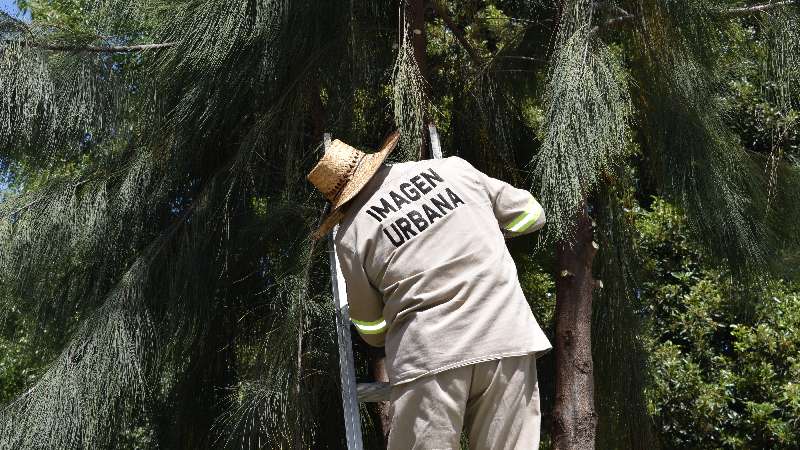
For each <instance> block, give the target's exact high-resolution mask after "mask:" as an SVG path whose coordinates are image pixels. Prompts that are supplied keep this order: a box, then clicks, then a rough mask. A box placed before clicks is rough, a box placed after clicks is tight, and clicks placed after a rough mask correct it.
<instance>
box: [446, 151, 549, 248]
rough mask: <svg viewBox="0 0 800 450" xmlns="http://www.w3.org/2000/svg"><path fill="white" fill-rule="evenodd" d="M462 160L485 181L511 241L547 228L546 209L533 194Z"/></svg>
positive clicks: (487, 190) (503, 229) (493, 205)
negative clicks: (545, 225) (544, 227)
mask: <svg viewBox="0 0 800 450" xmlns="http://www.w3.org/2000/svg"><path fill="white" fill-rule="evenodd" d="M459 159H461V158H459ZM461 160H462V161H463V162H464V164H465V165H466V166H467V169H468V170H470V171H472V172H473V174H474V175H475V176H476V177H478V178H479V179H481V180H482V181H483V185H484V187H485V188H486V192H487V193H488V194H489V199H490V200H491V203H492V208H493V209H494V216H495V217H496V218H497V222H498V224H499V225H500V229H501V230H502V231H503V235H505V237H507V238H511V237H516V236H521V235H523V234H528V233H532V232H534V231H536V230H539V229H541V228H542V227H543V226H544V224H545V215H544V210H543V209H542V205H540V204H539V202H538V201H537V200H536V199H535V198H534V197H533V194H531V193H530V192H528V191H526V190H524V189H517V188H515V187H514V186H512V185H510V184H508V183H506V182H505V181H502V180H498V179H496V178H492V177H490V176H488V175H486V174H485V173H483V172H481V171H479V170H478V169H476V168H475V167H473V166H472V165H471V164H470V163H469V162H467V161H466V160H464V159H461Z"/></svg>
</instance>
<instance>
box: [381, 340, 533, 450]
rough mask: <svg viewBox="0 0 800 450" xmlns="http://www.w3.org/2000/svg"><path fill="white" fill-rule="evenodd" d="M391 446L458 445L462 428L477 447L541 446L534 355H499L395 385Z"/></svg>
mask: <svg viewBox="0 0 800 450" xmlns="http://www.w3.org/2000/svg"><path fill="white" fill-rule="evenodd" d="M391 400H392V411H393V415H392V427H391V431H390V433H389V447H388V448H389V450H411V449H414V450H416V449H420V450H422V449H424V450H434V449H436V450H439V449H445V450H451V449H455V450H458V449H460V448H461V444H460V439H461V431H462V428H463V429H464V430H466V431H467V436H468V437H469V448H470V449H476V450H490V449H491V450H502V449H507V450H511V449H514V450H520V449H526V450H530V449H538V448H539V432H540V425H541V411H540V409H539V383H538V380H537V377H536V357H535V356H534V355H525V356H517V357H511V358H503V359H496V360H493V361H486V362H482V363H477V364H472V365H468V366H464V367H458V368H455V369H450V370H446V371H443V372H439V373H437V374H434V375H428V376H424V377H422V378H419V379H417V380H414V381H411V382H409V383H404V384H400V385H398V386H394V387H393V388H392V395H391Z"/></svg>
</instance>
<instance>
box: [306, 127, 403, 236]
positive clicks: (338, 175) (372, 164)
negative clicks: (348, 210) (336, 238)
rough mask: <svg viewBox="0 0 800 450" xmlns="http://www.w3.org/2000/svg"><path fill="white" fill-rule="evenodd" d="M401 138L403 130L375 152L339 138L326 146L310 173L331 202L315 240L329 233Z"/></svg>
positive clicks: (314, 183)
mask: <svg viewBox="0 0 800 450" xmlns="http://www.w3.org/2000/svg"><path fill="white" fill-rule="evenodd" d="M399 138H400V133H398V132H397V131H395V132H393V133H392V134H390V135H389V137H388V138H386V140H385V141H384V142H383V145H381V148H380V150H378V151H377V152H375V153H364V152H362V151H360V150H358V149H356V148H353V147H351V146H349V145H347V144H345V143H344V142H342V141H340V140H338V139H336V140H334V141H333V142H331V144H330V145H329V146H328V148H326V149H325V154H324V155H323V156H322V159H320V160H319V162H318V163H317V165H316V166H314V168H313V169H311V172H309V173H308V175H307V176H306V178H307V179H308V181H310V182H311V184H313V185H314V187H316V188H317V190H319V191H320V192H322V195H324V196H325V198H326V199H327V200H328V201H329V202H330V204H331V206H330V209H329V210H328V214H327V215H326V216H325V218H323V220H322V224H321V225H320V226H319V228H318V229H317V231H315V232H314V234H313V235H312V236H313V238H314V239H319V238H321V237H323V236H325V235H326V234H327V233H328V231H330V229H331V228H333V226H334V225H336V224H337V223H339V221H340V220H342V217H344V209H343V206H345V204H346V203H347V202H348V201H350V200H352V199H353V198H355V196H356V195H357V194H358V193H359V192H361V189H362V188H363V187H364V186H365V185H366V184H367V182H368V181H369V180H370V178H372V176H373V175H375V172H377V171H378V169H379V168H380V167H381V164H383V161H384V160H385V159H386V157H387V156H389V153H391V152H392V150H394V148H395V147H396V146H397V141H398V140H399Z"/></svg>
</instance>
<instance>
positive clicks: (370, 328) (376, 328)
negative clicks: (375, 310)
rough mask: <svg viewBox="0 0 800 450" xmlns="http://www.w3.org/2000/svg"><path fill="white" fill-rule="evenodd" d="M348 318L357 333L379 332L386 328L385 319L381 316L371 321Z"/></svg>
mask: <svg viewBox="0 0 800 450" xmlns="http://www.w3.org/2000/svg"><path fill="white" fill-rule="evenodd" d="M350 320H352V321H353V325H355V326H356V328H357V329H358V331H359V333H362V334H381V333H383V332H384V330H386V320H384V319H383V317H381V318H380V319H378V320H373V321H372V322H366V321H363V320H356V319H350Z"/></svg>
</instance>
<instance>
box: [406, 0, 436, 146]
mask: <svg viewBox="0 0 800 450" xmlns="http://www.w3.org/2000/svg"><path fill="white" fill-rule="evenodd" d="M425 3H426V1H425V0H407V3H406V17H407V20H408V21H409V25H410V26H411V44H412V46H413V47H414V59H415V60H416V62H417V67H418V68H419V73H420V75H421V76H422V78H423V79H424V80H425V86H424V89H425V91H426V92H425V97H426V98H430V92H428V86H430V79H429V78H428V55H427V46H428V41H427V36H426V35H425ZM428 122H429V117H428V114H427V112H426V113H425V118H424V120H423V121H422V123H423V126H422V128H420V129H419V130H418V132H419V133H420V138H421V139H420V148H419V152H418V158H417V159H427V158H430V157H431V155H430V152H429V151H428V149H429V148H430V141H429V138H428V133H427V132H426V130H425V125H424V124H427V123H428Z"/></svg>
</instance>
